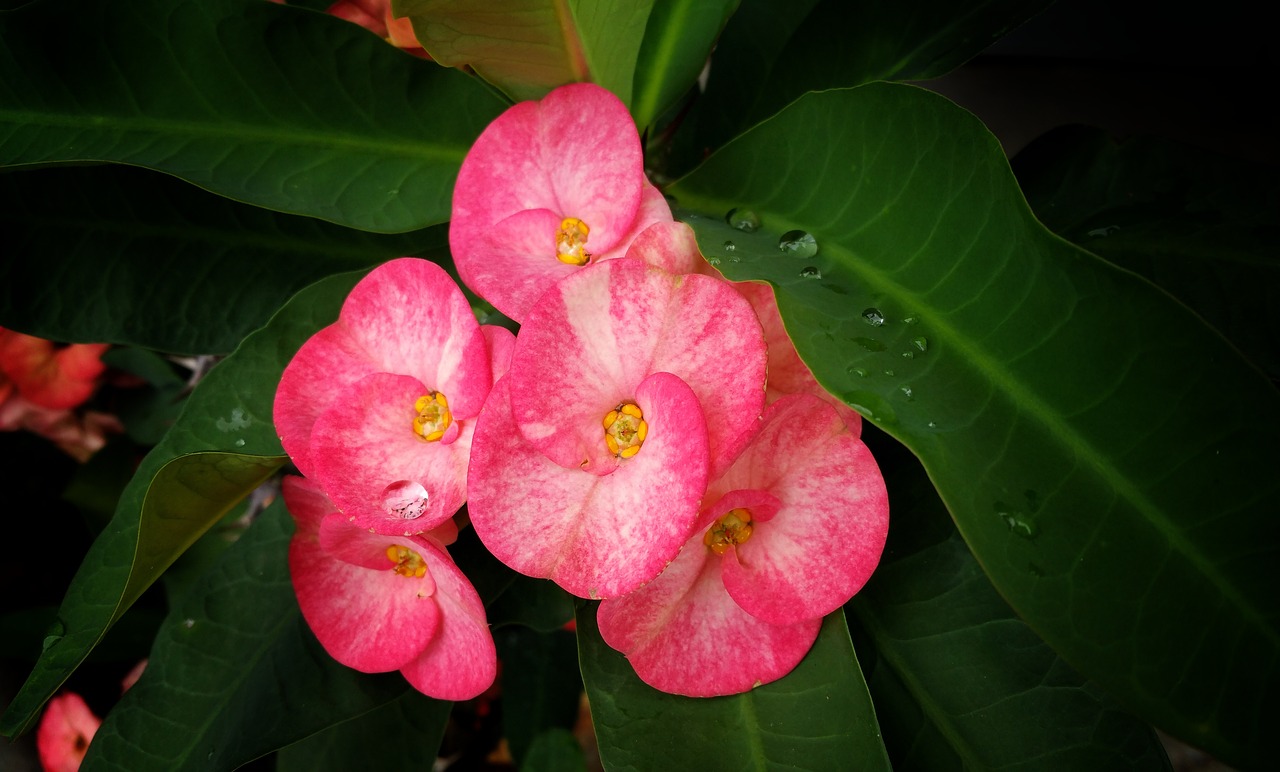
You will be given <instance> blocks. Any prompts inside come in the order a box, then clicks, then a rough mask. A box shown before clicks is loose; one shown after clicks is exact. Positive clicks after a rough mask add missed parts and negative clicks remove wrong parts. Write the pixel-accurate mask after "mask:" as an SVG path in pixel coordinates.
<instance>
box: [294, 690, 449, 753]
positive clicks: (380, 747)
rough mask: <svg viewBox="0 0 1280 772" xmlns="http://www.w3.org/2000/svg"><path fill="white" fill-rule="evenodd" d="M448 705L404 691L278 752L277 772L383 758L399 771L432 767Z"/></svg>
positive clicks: (413, 692) (442, 731) (416, 693)
mask: <svg viewBox="0 0 1280 772" xmlns="http://www.w3.org/2000/svg"><path fill="white" fill-rule="evenodd" d="M452 705H453V703H451V702H442V701H440V700H433V699H431V698H430V697H427V696H426V695H423V694H421V693H419V692H417V691H414V690H413V689H408V690H406V691H405V693H404V694H403V695H401V696H400V697H399V698H398V699H395V700H392V701H391V702H388V703H387V704H385V705H383V706H381V707H379V708H375V709H374V710H371V711H369V712H368V713H365V714H364V715H362V716H358V717H356V718H353V719H351V720H350V721H346V722H344V723H341V724H337V725H334V726H331V727H329V728H328V729H326V730H324V731H323V732H320V733H318V734H314V735H312V736H311V737H308V738H307V739H305V740H302V741H300V742H297V743H294V744H293V745H290V746H289V747H287V748H281V749H280V753H279V755H278V756H277V757H276V772H325V770H332V772H349V770H354V769H364V768H366V767H368V766H369V764H370V763H372V762H371V760H372V759H385V758H394V759H395V767H396V768H398V769H405V770H428V769H431V768H432V765H433V764H434V763H435V760H436V749H438V748H439V747H440V738H441V736H443V734H444V729H445V724H446V723H447V722H448V720H449V709H450V707H451V706H452Z"/></svg>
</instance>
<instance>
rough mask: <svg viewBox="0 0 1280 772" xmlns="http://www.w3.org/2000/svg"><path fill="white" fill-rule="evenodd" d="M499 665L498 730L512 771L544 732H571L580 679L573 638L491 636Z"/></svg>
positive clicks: (510, 631)
mask: <svg viewBox="0 0 1280 772" xmlns="http://www.w3.org/2000/svg"><path fill="white" fill-rule="evenodd" d="M493 641H494V643H495V644H496V645H497V647H498V659H499V660H500V661H501V662H502V728H503V736H504V737H506V739H507V745H508V747H509V748H510V750H511V757H512V758H513V759H515V762H516V765H517V766H521V765H522V762H523V761H524V760H525V755H526V754H527V753H528V752H529V749H530V748H531V747H532V746H533V745H534V741H535V738H536V737H537V736H538V735H539V734H541V733H542V732H543V731H545V730H548V729H552V728H555V727H560V728H562V729H565V730H568V729H572V728H573V725H574V723H576V722H577V719H578V703H579V698H580V697H581V696H582V677H581V676H580V675H579V674H578V647H577V643H576V639H575V638H574V635H573V633H571V632H569V631H568V630H553V631H551V632H549V633H540V632H537V631H534V630H531V629H529V628H527V627H522V626H519V625H507V626H505V627H502V628H499V629H497V630H494V631H493Z"/></svg>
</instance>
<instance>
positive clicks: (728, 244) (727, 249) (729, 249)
mask: <svg viewBox="0 0 1280 772" xmlns="http://www.w3.org/2000/svg"><path fill="white" fill-rule="evenodd" d="M720 247H721V248H722V249H724V251H725V252H732V251H734V250H735V249H737V248H738V245H737V244H734V243H733V242H732V241H726V242H725V243H723V244H721V245H720Z"/></svg>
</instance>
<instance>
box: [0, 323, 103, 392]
mask: <svg viewBox="0 0 1280 772" xmlns="http://www.w3.org/2000/svg"><path fill="white" fill-rule="evenodd" d="M108 348H110V346H109V345H108V344H106V343H77V344H74V345H70V346H56V345H55V344H54V343H53V342H52V341H48V340H45V339H43V338H37V337H34V336H32V335H24V334H22V333H20V332H13V331H12V330H6V329H4V328H0V401H3V399H4V398H5V397H7V396H9V394H10V393H12V392H13V391H16V392H17V393H18V394H21V395H22V396H23V397H24V398H26V399H27V400H30V401H31V403H32V404H35V405H38V406H40V407H44V408H49V409H50V410H62V409H66V408H73V407H76V406H77V405H79V404H80V403H82V402H84V401H85V400H87V399H88V398H89V396H90V395H92V394H93V392H94V390H95V389H97V388H98V378H99V376H101V375H102V371H103V370H105V369H106V365H104V364H102V354H103V352H105V351H106V350H107V349H108Z"/></svg>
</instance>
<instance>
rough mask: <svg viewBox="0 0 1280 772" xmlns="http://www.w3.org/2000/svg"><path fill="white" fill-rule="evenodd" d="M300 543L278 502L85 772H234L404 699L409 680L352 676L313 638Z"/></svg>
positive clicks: (204, 585)
mask: <svg viewBox="0 0 1280 772" xmlns="http://www.w3.org/2000/svg"><path fill="white" fill-rule="evenodd" d="M292 533H293V523H292V520H291V519H290V517H289V515H288V513H287V512H286V511H285V508H284V505H283V501H281V500H277V502H276V504H275V505H273V506H272V507H270V508H268V510H267V511H266V512H264V513H263V514H262V516H261V517H259V518H258V520H257V521H256V522H255V523H254V525H253V526H252V527H251V528H250V529H249V530H248V531H247V532H246V533H245V535H244V536H243V537H242V538H241V539H240V540H239V541H238V542H236V543H235V544H234V545H232V546H231V547H230V548H228V549H227V551H226V552H224V553H223V554H222V556H221V558H220V559H219V560H218V562H217V563H216V564H215V565H214V567H213V568H212V569H211V570H210V571H209V572H208V573H206V574H205V576H204V577H203V579H202V580H201V582H200V583H199V585H197V586H196V587H195V588H193V589H192V591H191V592H190V593H189V594H188V595H187V596H186V598H185V599H184V600H183V601H182V603H180V604H179V605H178V606H177V607H176V608H175V609H174V611H173V613H171V614H170V615H169V617H168V618H167V619H166V620H165V623H164V625H163V626H162V627H161V629H160V634H159V635H158V636H157V637H156V642H155V646H154V647H153V648H152V650H151V656H150V658H149V660H148V662H147V669H146V670H145V671H144V672H143V674H142V678H141V679H140V680H139V681H138V683H137V684H135V685H134V686H133V688H132V689H130V690H129V691H128V692H126V693H125V695H124V697H122V698H121V700H120V702H119V703H118V704H117V705H116V707H115V708H114V709H112V710H111V712H110V713H108V714H107V716H106V718H105V720H104V722H103V724H102V726H101V728H99V730H98V732H97V734H95V735H94V738H93V743H92V745H91V746H90V748H89V753H88V755H86V757H85V760H84V764H83V766H82V767H81V768H82V769H83V770H85V772H93V770H121V772H143V771H144V770H157V771H160V770H164V771H165V772H168V770H207V769H234V768H236V767H237V766H239V765H241V764H244V763H245V762H248V761H251V760H253V759H255V758H257V757H259V756H262V755H264V754H266V753H269V752H271V751H273V750H275V749H276V748H279V747H282V746H284V745H286V744H288V743H291V742H295V741H297V740H300V739H302V738H303V737H306V736H308V735H310V734H312V733H314V732H316V731H318V730H320V729H323V728H325V727H328V726H331V725H333V724H335V723H338V722H340V721H344V720H347V719H349V718H352V717H355V716H359V715H361V714H363V713H367V712H368V711H371V710H374V709H375V708H377V707H379V706H382V705H384V704H386V703H388V702H390V701H393V700H395V699H396V698H397V697H400V696H401V695H402V694H404V692H405V691H406V689H407V688H408V687H407V684H406V683H405V681H404V679H403V678H401V677H400V675H399V674H383V675H377V676H370V675H364V674H361V673H357V672H355V671H354V670H351V669H349V668H346V667H343V666H341V665H339V664H337V663H336V662H334V661H333V660H332V659H331V658H330V657H329V655H328V654H326V653H325V652H324V649H322V648H321V647H320V644H319V643H317V642H316V640H315V637H314V636H312V635H311V632H310V630H308V629H307V626H306V623H305V622H304V621H303V619H302V613H301V612H300V611H299V610H298V605H297V601H296V600H295V599H294V594H293V585H292V584H291V583H290V581H289V565H288V550H289V539H290V536H291V535H292ZM447 715H448V709H447V707H446V708H445V709H444V710H438V709H435V706H434V705H433V706H429V708H428V713H427V715H426V716H425V717H424V716H422V715H419V716H418V719H419V721H420V726H419V729H420V730H421V731H423V732H424V733H425V734H432V733H433V732H434V733H435V735H436V737H437V739H438V735H439V732H440V731H441V730H442V729H443V725H444V719H445V717H447ZM432 722H434V723H435V727H434V728H433V727H431V724H432Z"/></svg>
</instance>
